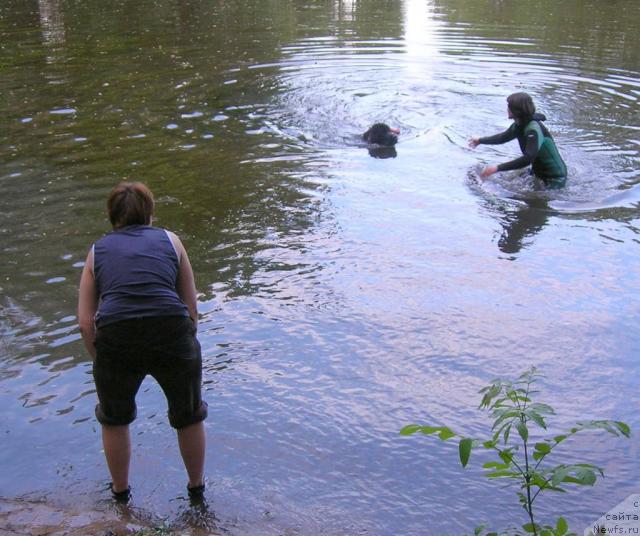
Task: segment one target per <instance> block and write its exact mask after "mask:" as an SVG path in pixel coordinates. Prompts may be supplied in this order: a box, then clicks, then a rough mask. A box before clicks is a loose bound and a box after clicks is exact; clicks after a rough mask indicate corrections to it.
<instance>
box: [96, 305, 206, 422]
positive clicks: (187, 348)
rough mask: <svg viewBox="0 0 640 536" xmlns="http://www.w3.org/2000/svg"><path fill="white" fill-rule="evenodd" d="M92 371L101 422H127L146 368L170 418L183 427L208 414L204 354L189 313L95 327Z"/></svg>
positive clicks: (135, 409) (130, 419)
mask: <svg viewBox="0 0 640 536" xmlns="http://www.w3.org/2000/svg"><path fill="white" fill-rule="evenodd" d="M95 345H96V359H95V362H94V364H93V377H94V380H95V384H96V391H97V393H98V402H99V403H98V405H97V406H96V417H97V419H98V421H99V422H100V423H101V424H106V425H112V426H120V425H127V424H129V423H131V422H132V421H133V420H134V419H135V418H136V414H137V408H136V400H135V399H136V394H137V393H138V389H139V388H140V384H141V383H142V380H144V378H145V376H146V375H147V374H149V375H151V376H152V377H153V378H155V380H156V381H157V382H158V383H159V384H160V387H161V388H162V390H163V392H164V394H165V396H166V398H167V403H168V406H169V410H168V415H169V423H170V424H171V426H172V427H174V428H178V429H179V428H184V427H185V426H189V425H191V424H195V423H197V422H200V421H203V420H204V419H206V418H207V404H206V402H204V401H203V400H202V395H201V384H202V354H201V350H200V343H199V342H198V339H197V338H196V328H195V325H194V324H193V321H192V320H191V319H190V318H188V317H181V316H166V317H163V316H161V317H149V318H136V319H131V320H121V321H119V322H114V323H112V324H107V325H106V326H103V327H98V329H97V331H96V339H95Z"/></svg>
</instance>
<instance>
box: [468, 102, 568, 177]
mask: <svg viewBox="0 0 640 536" xmlns="http://www.w3.org/2000/svg"><path fill="white" fill-rule="evenodd" d="M507 111H508V115H509V119H513V120H514V122H513V123H512V124H511V126H510V127H509V128H508V129H507V130H505V131H504V132H502V133H500V134H495V135H494V136H487V137H485V138H471V139H470V140H469V147H472V148H475V147H477V146H478V145H479V144H481V143H483V144H485V145H497V144H500V143H506V142H508V141H511V140H513V139H516V138H517V140H518V143H519V144H520V150H521V151H522V156H521V157H519V158H516V159H515V160H511V161H510V162H505V163H503V164H498V165H497V166H496V165H493V166H487V167H485V168H484V169H483V170H482V173H481V176H482V177H483V178H485V177H488V176H489V175H493V174H494V173H496V172H497V171H508V170H511V169H520V168H523V167H526V166H528V165H530V164H531V166H532V169H533V173H534V175H536V177H538V178H540V179H542V181H544V183H545V184H546V186H547V187H548V188H562V187H563V186H564V185H565V182H566V180H567V166H566V164H565V163H564V160H562V157H561V156H560V153H559V152H558V148H557V147H556V144H555V142H554V141H553V137H552V136H551V133H550V132H549V131H548V130H547V128H546V127H545V126H544V125H543V124H542V121H544V120H546V117H545V116H544V115H543V114H539V113H536V107H535V105H534V104H533V100H532V99H531V97H530V96H529V95H528V94H527V93H513V94H512V95H509V97H507Z"/></svg>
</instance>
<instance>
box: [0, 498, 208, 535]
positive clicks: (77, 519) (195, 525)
mask: <svg viewBox="0 0 640 536" xmlns="http://www.w3.org/2000/svg"><path fill="white" fill-rule="evenodd" d="M98 506H100V505H98ZM103 506H104V508H95V509H92V510H88V509H87V508H86V507H85V505H82V507H77V508H74V506H73V505H71V504H64V503H63V502H60V503H59V504H55V503H54V502H52V501H51V500H50V499H49V498H47V499H46V500H45V499H44V498H35V497H29V498H16V499H5V498H0V536H17V535H19V536H131V535H133V536H177V535H180V536H204V535H210V534H213V535H215V534H220V531H219V530H217V528H216V527H215V522H214V520H213V519H211V516H209V515H208V513H207V510H206V506H199V507H192V508H189V509H186V510H185V511H184V512H183V514H182V516H181V518H180V519H178V520H176V521H173V522H172V523H171V524H170V525H168V524H166V521H163V520H162V519H157V518H156V519H154V518H153V517H152V516H151V515H149V514H148V513H146V512H144V511H142V510H139V509H136V508H132V507H128V506H119V505H114V504H112V503H111V502H110V501H105V503H104V505H103Z"/></svg>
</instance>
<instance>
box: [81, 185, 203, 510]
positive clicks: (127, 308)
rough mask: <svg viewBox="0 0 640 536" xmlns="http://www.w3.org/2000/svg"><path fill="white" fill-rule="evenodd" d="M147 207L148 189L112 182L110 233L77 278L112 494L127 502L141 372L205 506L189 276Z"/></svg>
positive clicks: (172, 240)
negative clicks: (161, 401) (164, 405)
mask: <svg viewBox="0 0 640 536" xmlns="http://www.w3.org/2000/svg"><path fill="white" fill-rule="evenodd" d="M153 208H154V200H153V195H152V193H151V191H150V190H149V189H148V188H147V187H146V186H145V185H144V184H142V183H139V182H133V183H130V182H123V183H120V184H118V185H117V186H116V187H115V188H114V189H113V190H112V191H111V194H110V195H109V198H108V201H107V209H108V213H109V220H110V221H111V225H112V227H113V230H112V231H111V232H110V233H108V234H107V235H105V236H104V237H102V238H101V239H100V240H98V241H97V242H96V243H95V244H94V245H93V246H92V248H91V250H90V251H89V254H88V256H87V261H86V263H85V266H84V269H83V271H82V277H81V280H80V292H79V300H78V322H79V325H80V331H81V333H82V339H83V341H84V344H85V346H86V348H87V350H88V351H89V353H90V354H91V356H92V357H93V359H94V362H93V376H94V380H95V384H96V391H97V394H98V402H99V403H98V405H97V406H96V417H97V419H98V421H99V422H100V424H101V425H102V441H103V445H104V453H105V457H106V461H107V466H108V467H109V472H110V473H111V479H112V481H111V491H112V493H113V496H114V498H115V499H116V500H117V501H120V502H127V501H128V500H129V497H130V487H129V462H130V459H131V440H130V436H129V424H130V423H131V422H133V420H134V419H135V418H136V402H135V397H136V394H137V392H138V389H139V387H140V384H141V383H142V380H143V379H144V377H145V376H146V375H147V374H150V375H151V376H153V377H154V378H155V379H156V381H157V382H158V383H159V384H160V387H161V388H162V390H163V391H164V394H165V396H166V398H167V402H168V407H169V411H168V415H169V423H170V424H171V426H172V427H173V428H175V429H176V430H177V434H178V444H179V447H180V454H181V455H182V459H183V461H184V465H185V469H186V471H187V475H188V478H189V482H188V484H187V489H188V492H189V496H190V497H191V498H192V499H199V498H202V496H203V493H204V488H205V484H204V458H205V431H204V423H203V421H204V419H206V417H207V404H206V403H205V402H203V401H202V398H201V380H202V357H201V353H200V344H199V343H198V340H197V338H196V328H197V321H198V311H197V303H196V289H195V283H194V277H193V271H192V269H191V264H190V263H189V258H188V256H187V252H186V250H185V248H184V246H183V245H182V243H181V242H180V240H179V239H178V237H177V236H176V235H175V234H173V233H172V232H170V231H166V230H164V229H160V228H157V227H153V226H152V225H151V222H152V215H153Z"/></svg>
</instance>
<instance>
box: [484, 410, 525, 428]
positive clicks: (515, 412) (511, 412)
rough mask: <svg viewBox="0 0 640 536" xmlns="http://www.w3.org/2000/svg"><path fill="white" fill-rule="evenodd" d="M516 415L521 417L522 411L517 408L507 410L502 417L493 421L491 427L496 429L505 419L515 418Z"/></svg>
mask: <svg viewBox="0 0 640 536" xmlns="http://www.w3.org/2000/svg"><path fill="white" fill-rule="evenodd" d="M515 417H520V412H519V411H518V410H517V409H513V410H509V411H505V412H504V413H503V414H502V415H500V417H498V418H497V419H496V422H494V423H493V426H492V427H491V429H492V430H495V429H496V427H497V426H498V425H499V424H500V423H502V422H503V421H505V420H507V419H509V418H515Z"/></svg>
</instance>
